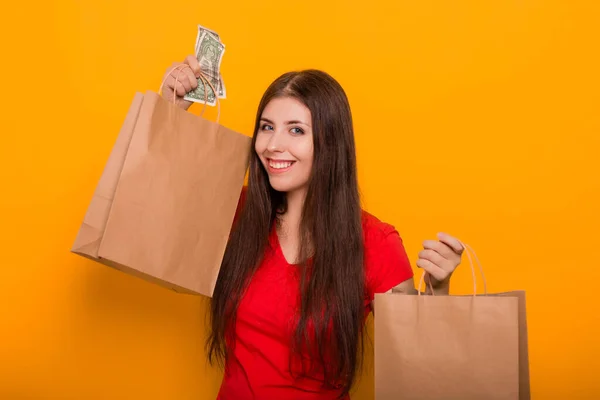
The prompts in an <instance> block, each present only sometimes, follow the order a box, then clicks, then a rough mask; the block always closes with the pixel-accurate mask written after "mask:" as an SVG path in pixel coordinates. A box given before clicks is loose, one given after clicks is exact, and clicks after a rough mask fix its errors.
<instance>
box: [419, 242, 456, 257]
mask: <svg viewBox="0 0 600 400" xmlns="http://www.w3.org/2000/svg"><path fill="white" fill-rule="evenodd" d="M423 248H424V249H426V250H433V251H435V252H436V253H438V254H439V255H441V256H442V257H444V258H447V259H449V260H450V259H452V258H456V257H457V254H456V252H455V251H454V250H453V249H452V248H451V247H450V246H448V245H446V244H444V243H442V242H439V241H437V240H425V241H424V242H423Z"/></svg>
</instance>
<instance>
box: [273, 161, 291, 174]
mask: <svg viewBox="0 0 600 400" xmlns="http://www.w3.org/2000/svg"><path fill="white" fill-rule="evenodd" d="M295 162H296V161H291V160H272V159H270V158H268V159H267V166H268V169H269V172H270V173H275V174H276V173H282V172H286V171H289V169H290V168H291V167H292V165H294V163H295Z"/></svg>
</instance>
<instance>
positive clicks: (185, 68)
mask: <svg viewBox="0 0 600 400" xmlns="http://www.w3.org/2000/svg"><path fill="white" fill-rule="evenodd" d="M180 65H181V66H182V67H180V68H178V69H174V68H175V67H178V66H180ZM199 77H200V64H199V63H198V59H196V57H195V56H193V55H190V56H187V57H186V58H185V60H184V61H183V62H182V63H180V62H174V63H173V65H171V66H170V67H169V69H168V70H167V72H166V73H165V75H164V77H163V79H165V84H164V86H163V89H162V96H163V97H164V98H165V99H166V100H167V101H169V102H173V93H175V104H177V105H178V106H179V107H181V108H183V109H184V110H187V109H188V108H190V106H191V105H192V102H191V101H187V100H184V99H183V96H185V95H186V94H187V93H188V92H191V91H192V90H194V89H196V88H197V87H198V78H199ZM175 78H177V84H175V82H176V80H175Z"/></svg>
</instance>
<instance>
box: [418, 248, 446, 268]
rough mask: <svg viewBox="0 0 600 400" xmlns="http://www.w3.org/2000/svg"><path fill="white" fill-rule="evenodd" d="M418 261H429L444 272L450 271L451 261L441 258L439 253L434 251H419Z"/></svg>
mask: <svg viewBox="0 0 600 400" xmlns="http://www.w3.org/2000/svg"><path fill="white" fill-rule="evenodd" d="M419 259H423V260H427V261H431V262H432V263H433V264H434V265H436V266H438V267H440V268H441V269H443V270H445V271H449V270H452V261H450V260H448V259H446V258H444V257H442V256H441V255H440V253H438V252H437V251H435V250H421V251H420V252H419Z"/></svg>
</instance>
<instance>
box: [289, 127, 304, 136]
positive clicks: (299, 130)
mask: <svg viewBox="0 0 600 400" xmlns="http://www.w3.org/2000/svg"><path fill="white" fill-rule="evenodd" d="M290 132H292V133H293V134H294V135H302V134H303V133H304V131H303V130H302V128H298V127H296V128H292V129H290Z"/></svg>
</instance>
